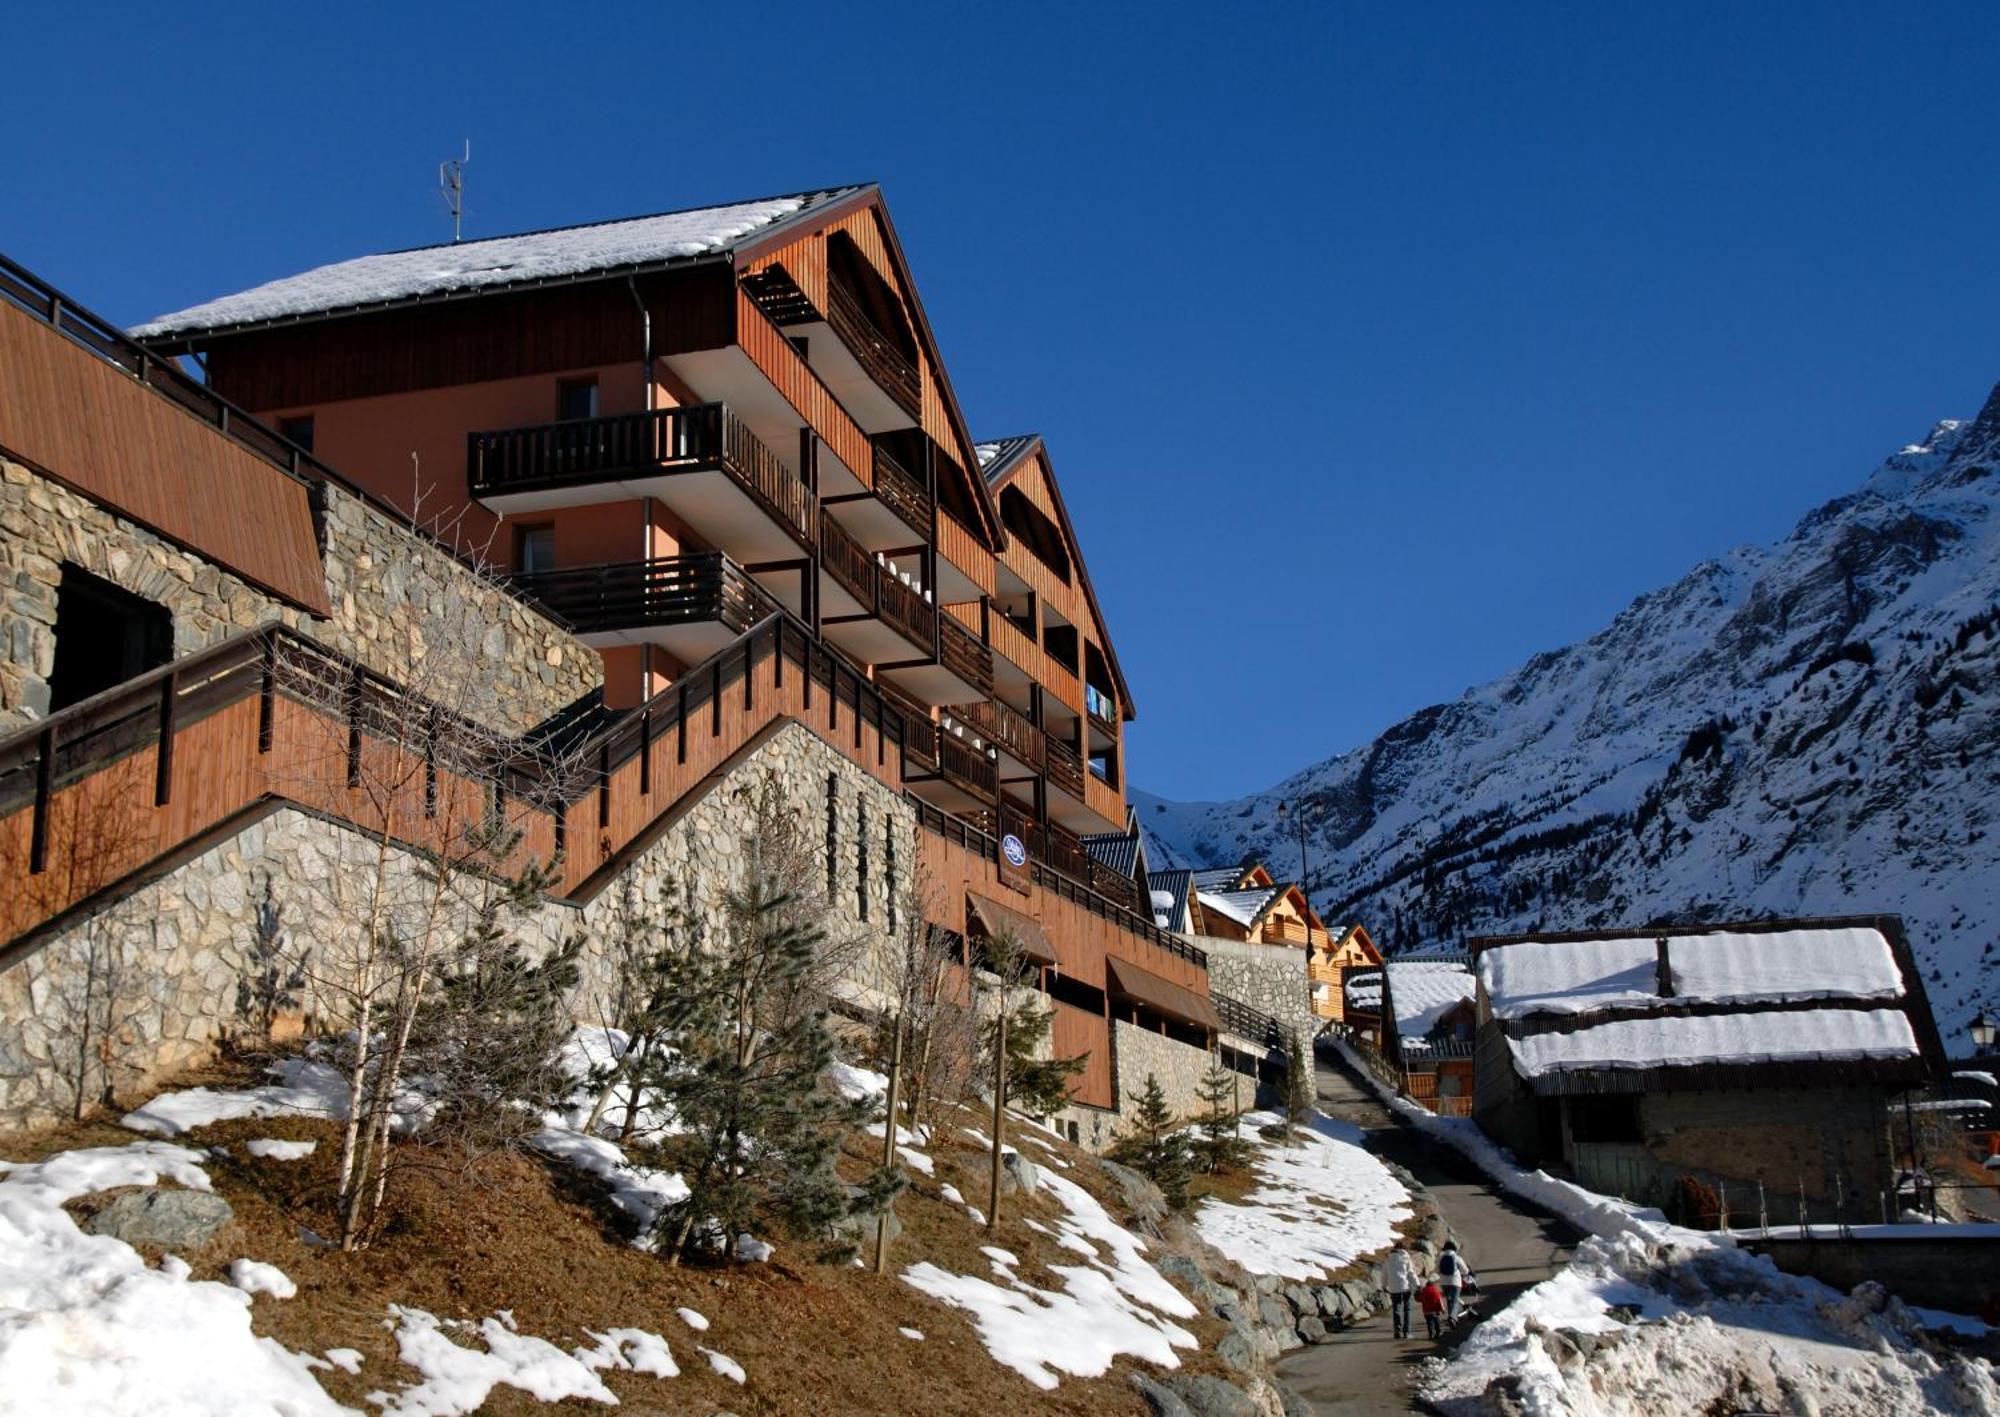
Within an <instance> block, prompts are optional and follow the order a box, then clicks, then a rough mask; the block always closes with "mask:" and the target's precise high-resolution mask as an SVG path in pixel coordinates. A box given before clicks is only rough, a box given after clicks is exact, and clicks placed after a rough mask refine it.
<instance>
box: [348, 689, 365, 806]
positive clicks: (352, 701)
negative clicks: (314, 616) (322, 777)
mask: <svg viewBox="0 0 2000 1417" xmlns="http://www.w3.org/2000/svg"><path fill="white" fill-rule="evenodd" d="M363 673H364V671H363V670H362V668H361V666H360V665H358V664H357V665H355V666H354V672H353V674H352V675H350V676H349V678H348V681H347V785H348V786H349V787H350V788H353V787H359V786H360V785H361V696H362V693H363V692H364V689H365V683H364V680H363V678H362V675H363Z"/></svg>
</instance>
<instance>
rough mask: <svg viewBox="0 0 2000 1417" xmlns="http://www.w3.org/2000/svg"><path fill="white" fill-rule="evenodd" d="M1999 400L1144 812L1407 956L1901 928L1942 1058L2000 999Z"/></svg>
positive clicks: (1188, 859) (1156, 826)
mask: <svg viewBox="0 0 2000 1417" xmlns="http://www.w3.org/2000/svg"><path fill="white" fill-rule="evenodd" d="M1996 469H2000V388H1996V389H1995V391H1994V394H1993V396H1992V397H1991V398H1990V399H1989V400H1988V402H1987V404H1986V407H1985V409H1984V410H1983V411H1982V412H1981V413H1980V415H1979V417H1978V418H1977V419H1975V420H1973V421H1972V422H1971V423H1969V424H1964V423H1959V422H1956V421H1947V422H1944V423H1940V424H1939V425H1938V426H1937V427H1936V428H1935V429H1933V430H1932V431H1931V433H1930V436H1929V437H1928V438H1926V439H1925V440H1924V441H1923V442H1921V443H1918V444H1915V445H1912V446H1911V447H1908V448H1905V449H1904V450H1903V451H1902V452H1900V453H1898V454H1896V455H1895V456H1893V457H1891V458H1890V459H1888V461H1886V462H1885V463H1883V464H1882V466H1881V467H1880V468H1878V469H1877V470H1876V471H1875V473H1874V474H1873V475H1872V476H1870V477H1869V478H1868V480H1867V481H1866V482H1865V483H1864V484H1863V485H1862V487H1861V489H1860V490H1859V491H1857V492H1855V493H1853V494H1851V495H1849V496H1845V497H1840V498H1837V499H1835V500H1834V501H1832V502H1829V503H1827V504H1826V505H1825V506H1823V507H1820V508H1818V509H1816V510H1814V511H1812V512H1810V513H1808V514H1807V515H1806V516H1805V517H1804V518H1803V519H1802V520H1801V521H1800V522H1799V524H1798V526H1797V527H1796V528H1795V529H1794V530H1793V532H1792V534H1791V535H1790V536H1789V537H1787V538H1786V539H1785V540H1784V541H1782V542H1780V543H1778V544H1777V545H1775V546H1768V547H1758V546H1745V547H1741V548H1739V549H1737V550H1735V551H1732V552H1730V553H1729V554H1728V555H1726V556H1723V557H1720V558H1718V559H1716V560H1711V561H1707V562H1704V563H1703V564H1701V565H1699V566H1697V567H1695V568H1694V569H1693V570H1692V571H1690V572H1689V573H1688V574H1687V575H1686V576H1684V577H1683V578H1682V579H1681V580H1680V581H1678V582H1676V583H1675V584H1673V585H1671V586H1667V587H1665V588H1664V589H1662V590H1658V591H1654V592H1652V593H1651V594H1648V595H1644V596H1641V597H1640V598H1639V599H1638V600H1636V601H1634V602H1633V603H1632V604H1631V605H1630V606H1628V607H1627V608H1626V609H1625V610H1624V611H1623V612H1622V613H1621V614H1619V615H1618V617H1617V618H1616V619H1614V620H1613V621H1612V622H1611V623H1610V624H1609V625H1608V626H1606V627H1605V628H1604V629H1603V630H1602V631H1600V632H1599V633H1597V634H1596V635H1593V636H1592V637H1591V638H1589V639H1587V640H1584V641H1582V642H1581V643H1578V644H1574V645H1571V646H1569V647H1568V648H1566V649H1561V650H1557V651H1554V652H1552V653H1546V654H1539V655H1536V656H1535V657H1534V658H1532V659H1530V660H1529V661H1528V662H1527V663H1526V664H1523V665H1522V666H1521V667H1520V668H1519V669H1517V670H1515V671H1514V672H1513V673H1511V674H1508V675H1506V676H1505V677H1504V678H1501V679H1498V680H1495V681H1494V682H1492V683H1490V684H1487V685H1484V686H1482V687H1479V688H1476V689H1472V690H1469V691H1468V692H1467V693H1466V694H1465V695H1464V697H1462V698H1460V699H1458V700H1457V701H1456V702H1453V703H1448V704H1439V705H1436V706H1433V707H1431V708H1427V709H1423V710H1421V711H1419V712H1417V713H1415V714H1412V715H1411V716H1410V717H1408V718H1406V719H1404V720H1403V721H1402V722H1401V723H1398V724H1396V725H1395V726H1394V727H1392V728H1390V729H1389V730H1388V731H1387V732H1385V733H1383V734H1382V735H1381V736H1380V737H1379V738H1377V739H1376V740H1375V741H1374V742H1372V743H1369V744H1367V745H1366V746H1364V747H1361V748H1358V749H1355V750H1354V751H1352V752H1349V753H1345V754H1342V755H1341V756H1339V757H1335V758H1331V759H1328V760H1327V761H1325V762H1322V763H1319V764H1317V765H1316V766H1313V767H1310V768H1307V769H1306V770H1305V771H1303V772H1301V773H1298V774H1297V775H1295V776H1294V777H1292V778H1289V779H1287V780H1286V781H1284V782H1281V783H1279V784H1277V785H1276V786H1275V787H1272V788H1271V789H1269V790H1268V791H1265V792H1261V793H1257V794H1255V795H1253V796H1250V797H1246V798H1242V799H1240V800H1238V801H1234V802H1200V803H1177V802H1168V801H1163V800H1161V799H1158V798H1154V797H1151V796H1149V795H1148V794H1146V793H1144V792H1135V793H1134V794H1133V797H1134V800H1135V801H1136V802H1137V803H1138V805H1139V810H1140V817H1141V820H1142V821H1143V822H1144V823H1145V825H1146V828H1147V830H1148V832H1149V833H1150V834H1151V836H1152V838H1153V841H1152V843H1151V846H1152V847H1153V848H1154V849H1155V852H1156V854H1155V855H1154V858H1153V859H1154V860H1155V861H1156V862H1161V863H1165V862H1178V863H1184V864H1209V863H1215V862H1233V861H1236V860H1238V859H1239V858H1241V857H1242V856H1244V855H1245V854H1246V853H1255V854H1257V855H1260V856H1264V857H1267V858H1269V859H1270V860H1271V861H1272V862H1273V864H1274V867H1275V868H1276V869H1278V870H1280V871H1289V869H1290V867H1291V866H1292V864H1293V863H1295V862H1296V861H1297V859H1298V857H1297V850H1298V847H1297V843H1296V836H1295V834H1294V832H1293V830H1292V829H1291V828H1290V827H1289V825H1288V824H1286V823H1283V822H1280V821H1279V820H1278V819H1277V815H1276V807H1277V804H1278V802H1279V801H1280V800H1282V799H1285V798H1291V797H1297V796H1303V797H1304V798H1305V799H1306V800H1307V802H1308V803H1309V811H1311V812H1315V813H1317V814H1318V820H1317V825H1316V826H1315V828H1314V829H1313V830H1312V832H1311V834H1310V849H1311V858H1312V873H1311V876H1312V879H1311V880H1310V882H1309V885H1310V888H1311V891H1312V895H1313V898H1314V900H1315V902H1317V903H1318V904H1319V905H1320V906H1321V908H1322V910H1323V911H1324V912H1326V913H1327V914H1328V915H1329V918H1335V917H1339V918H1355V919H1360V920H1362V921H1364V922H1365V923H1367V924H1368V925H1369V927H1370V929H1371V930H1372V931H1373V932H1374V933H1375V934H1376V936H1377V938H1378V939H1383V940H1385V941H1386V942H1387V943H1388V944H1389V945H1390V946H1391V947H1392V948H1394V949H1399V950H1402V949H1414V948H1418V947H1421V946H1424V945H1431V944H1436V943H1438V942H1440V941H1450V940H1456V939H1458V938H1459V937H1461V936H1463V935H1465V934H1468V933H1478V932H1484V931H1490V930H1501V929H1514V928H1524V929H1525V928H1550V929H1555V928H1581V927H1586V926H1594V925H1606V924H1614V923H1644V922H1646V921H1650V920H1655V919H1663V918H1667V917H1673V918H1679V919H1715V918H1725V917H1737V918H1741V917H1748V916H1757V915H1771V914H1799V913H1813V914H1828V913H1836V912H1843V911H1893V912H1898V913H1900V914H1902V915H1903V916H1904V918H1905V920H1906V922H1907V923H1908V925H1909V928H1910V933H1911V938H1912V941H1913V943H1914V944H1915V946H1916V949H1917V952H1918V956H1919V958H1920V959H1921V960H1922V961H1923V963H1924V966H1925V974H1926V981H1927V983H1928V985H1929V989H1930V993H1931V998H1932V1002H1933V1004H1934V1006H1935V1007H1936V1008H1937V1011H1938V1015H1939V1024H1940V1026H1941V1027H1942V1028H1943V1029H1944V1030H1945V1033H1946V1039H1947V1045H1948V1046H1949V1047H1950V1048H1952V1049H1953V1050H1954V1051H1963V1050H1964V1049H1966V1048H1967V1046H1968V1044H1967V1042H1966V1039H1965V1034H1964V1024H1965V1022H1966V1020H1968V1019H1969V1018H1970V1017H1971V1016H1972V1014H1973V1013H1974V1011H1975V1010H1976V1009H1977V1008H1978V1007H1979V1006H1980V1005H1981V1004H1985V1005H1987V1006H1989V1007H1993V1006H2000V945H1996V943H1995V941H1996V939H1997V938H2000V831H1995V830H1994V826H1995V823H1994V821H1993V818H1994V815H1995V812H1996V809H2000V790H1997V789H2000V476H1996V475H1995V474H1996Z"/></svg>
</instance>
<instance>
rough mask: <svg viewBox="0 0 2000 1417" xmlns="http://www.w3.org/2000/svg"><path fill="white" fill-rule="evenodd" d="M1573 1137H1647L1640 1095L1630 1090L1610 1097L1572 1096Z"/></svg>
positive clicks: (1602, 1139) (1584, 1139) (1606, 1139)
mask: <svg viewBox="0 0 2000 1417" xmlns="http://www.w3.org/2000/svg"><path fill="white" fill-rule="evenodd" d="M1567 1104H1568V1108H1569V1137H1570V1140H1571V1141H1574V1142H1636V1141H1641V1140H1643V1139H1644V1136H1643V1133H1641V1131H1640V1130H1639V1099H1638V1098H1637V1097H1636V1096H1634V1095H1632V1094H1630V1093H1626V1094H1622V1095H1618V1094H1614V1095H1612V1096H1609V1097H1571V1098H1569V1099H1567Z"/></svg>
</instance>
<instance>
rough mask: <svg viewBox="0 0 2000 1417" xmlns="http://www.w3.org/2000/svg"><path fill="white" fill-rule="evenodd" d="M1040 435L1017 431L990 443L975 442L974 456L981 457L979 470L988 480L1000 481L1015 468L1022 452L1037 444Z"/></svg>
mask: <svg viewBox="0 0 2000 1417" xmlns="http://www.w3.org/2000/svg"><path fill="white" fill-rule="evenodd" d="M1037 436H1038V435H1036V434H1033V433H1016V434H1015V435H1014V436H1013V437H1011V438H996V439H994V440H993V441H992V442H990V443H974V444H973V445H972V453H973V456H974V457H976V458H978V459H979V470H980V471H981V472H982V473H984V474H985V475H986V480H987V481H988V482H998V481H1000V479H1002V478H1003V477H1005V476H1006V475H1007V474H1008V473H1010V472H1012V471H1013V470H1014V464H1015V463H1016V462H1018V461H1020V458H1021V454H1023V453H1025V452H1027V451H1028V449H1030V448H1032V447H1033V446H1034V445H1035V439H1036V437H1037Z"/></svg>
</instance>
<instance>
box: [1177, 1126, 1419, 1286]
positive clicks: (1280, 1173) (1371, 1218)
mask: <svg viewBox="0 0 2000 1417" xmlns="http://www.w3.org/2000/svg"><path fill="white" fill-rule="evenodd" d="M1243 1120H1244V1122H1245V1124H1246V1125H1247V1126H1248V1127H1249V1128H1250V1129H1251V1130H1253V1131H1254V1130H1255V1129H1256V1128H1258V1127H1261V1126H1268V1125H1272V1124H1274V1123H1281V1122H1283V1120H1284V1118H1282V1117H1280V1116H1279V1115H1278V1114H1277V1113H1275V1112H1250V1113H1246V1114H1245V1115H1244V1118H1243ZM1251 1165H1252V1166H1253V1167H1254V1168H1255V1170H1256V1173H1257V1182H1258V1184H1257V1189H1255V1190H1254V1191H1251V1192H1250V1193H1249V1194H1248V1195H1247V1196H1245V1197H1244V1203H1243V1204H1240V1205H1239V1204H1236V1203H1234V1202H1230V1201H1224V1200H1218V1199H1215V1198H1213V1197H1211V1198H1209V1199H1208V1200H1205V1201H1203V1202H1202V1204H1201V1208H1200V1209H1199V1210H1198V1211H1197V1212H1196V1213H1195V1222H1194V1223H1195V1229H1196V1231H1197V1232H1199V1233H1200V1235H1201V1238H1202V1239H1203V1240H1205V1241H1207V1242H1208V1243H1209V1244H1210V1245H1212V1246H1214V1247H1215V1248H1216V1249H1217V1250H1219V1251H1221V1252H1222V1254H1223V1255H1225V1256H1226V1257H1228V1258H1229V1259H1231V1260H1234V1261H1235V1262H1236V1263H1237V1264H1238V1265H1240V1266H1242V1267H1243V1268H1244V1269H1246V1270H1248V1271H1250V1272H1251V1273H1252V1274H1275V1275H1279V1276H1281V1277H1283V1278H1285V1279H1318V1278H1321V1277H1323V1276H1325V1275H1328V1274H1331V1273H1333V1272H1334V1271H1335V1270H1338V1269H1341V1268H1343V1267H1345V1266H1347V1265H1349V1264H1352V1263H1353V1262H1354V1261H1355V1260H1358V1259H1360V1258H1361V1257H1362V1256H1364V1255H1371V1254H1374V1253H1375V1252H1377V1251H1379V1250H1384V1249H1387V1248H1388V1247H1389V1246H1390V1245H1393V1244H1395V1243H1396V1238H1397V1232H1396V1228H1395V1227H1396V1222H1397V1221H1399V1220H1407V1219H1409V1218H1410V1217H1411V1216H1412V1215H1414V1214H1415V1213H1416V1212H1415V1210H1414V1209H1413V1208H1412V1207H1411V1205H1410V1193H1409V1192H1408V1191H1407V1190H1405V1189H1404V1188H1403V1185H1402V1183H1401V1182H1399V1181H1397V1179H1396V1178H1395V1177H1394V1176H1393V1175H1391V1174H1390V1172H1389V1168H1388V1167H1386V1166H1384V1165H1383V1164H1382V1163H1381V1161H1380V1160H1378V1159H1377V1158H1376V1157H1374V1156H1373V1155H1371V1154H1370V1153H1369V1152H1368V1151H1367V1150H1366V1149H1365V1148H1364V1146H1363V1145H1362V1136H1361V1130H1360V1128H1358V1127H1353V1126H1350V1125H1348V1124H1347V1123H1345V1122H1339V1121H1335V1120H1334V1119H1333V1118H1331V1117H1325V1116H1320V1115H1318V1114H1314V1116H1313V1119H1312V1122H1311V1124H1310V1127H1309V1129H1306V1130H1299V1129H1294V1130H1293V1131H1292V1132H1291V1133H1290V1134H1289V1135H1288V1136H1287V1137H1286V1139H1285V1140H1283V1141H1277V1142H1263V1143H1260V1144H1258V1145H1257V1146H1256V1147H1255V1148H1254V1149H1253V1150H1252V1153H1251Z"/></svg>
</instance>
